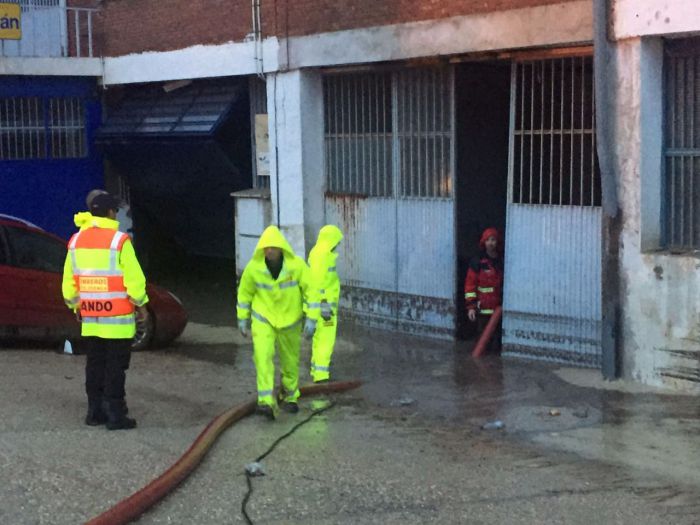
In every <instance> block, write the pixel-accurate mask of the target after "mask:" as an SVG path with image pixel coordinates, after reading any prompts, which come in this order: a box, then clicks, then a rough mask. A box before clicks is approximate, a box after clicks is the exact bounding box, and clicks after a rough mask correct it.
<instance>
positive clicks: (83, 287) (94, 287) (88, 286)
mask: <svg viewBox="0 0 700 525" xmlns="http://www.w3.org/2000/svg"><path fill="white" fill-rule="evenodd" d="M78 287H79V288H80V291H81V292H108V291H109V281H108V280H107V278H106V277H80V278H79V285H78Z"/></svg>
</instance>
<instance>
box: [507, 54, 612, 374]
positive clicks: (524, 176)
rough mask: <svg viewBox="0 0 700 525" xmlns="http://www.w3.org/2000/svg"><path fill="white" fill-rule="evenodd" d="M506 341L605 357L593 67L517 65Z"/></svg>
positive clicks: (595, 359) (573, 358)
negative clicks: (603, 348)
mask: <svg viewBox="0 0 700 525" xmlns="http://www.w3.org/2000/svg"><path fill="white" fill-rule="evenodd" d="M511 82H512V86H511V126H510V128H511V141H510V142H511V146H510V156H509V157H510V159H509V165H510V169H509V188H508V195H509V197H508V211H507V215H508V216H507V227H506V229H507V232H506V261H505V263H506V265H505V295H504V317H503V345H504V351H505V353H506V354H517V355H520V356H527V357H532V358H538V359H546V360H550V361H558V362H565V363H569V364H576V365H581V366H590V367H600V365H601V320H602V310H601V232H602V224H601V221H602V215H601V208H600V201H601V191H600V173H599V169H598V164H597V159H596V152H595V112H594V103H595V101H594V99H593V93H594V90H593V65H592V59H591V58H590V57H574V58H562V59H553V60H542V61H533V62H519V63H516V64H514V65H513V71H512V80H511Z"/></svg>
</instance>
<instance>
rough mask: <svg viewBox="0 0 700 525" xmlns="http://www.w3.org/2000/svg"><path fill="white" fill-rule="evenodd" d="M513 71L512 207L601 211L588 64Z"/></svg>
mask: <svg viewBox="0 0 700 525" xmlns="http://www.w3.org/2000/svg"><path fill="white" fill-rule="evenodd" d="M514 68H515V78H514V84H515V86H514V87H515V100H514V105H515V108H514V109H515V115H514V118H515V122H514V135H513V165H512V166H513V167H512V169H513V176H512V187H511V191H512V202H513V203H516V204H544V205H558V206H600V204H601V188H600V170H599V166H598V160H597V155H596V143H595V141H596V135H595V111H594V107H595V100H594V89H593V61H592V59H591V58H590V57H574V58H562V59H553V60H542V61H534V62H522V63H516V64H515V65H514Z"/></svg>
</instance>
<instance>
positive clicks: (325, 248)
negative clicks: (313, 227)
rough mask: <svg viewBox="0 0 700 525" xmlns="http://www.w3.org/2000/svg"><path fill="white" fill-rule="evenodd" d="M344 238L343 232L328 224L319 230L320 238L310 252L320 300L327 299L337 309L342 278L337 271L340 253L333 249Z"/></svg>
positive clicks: (314, 282)
mask: <svg viewBox="0 0 700 525" xmlns="http://www.w3.org/2000/svg"><path fill="white" fill-rule="evenodd" d="M342 240H343V232H341V231H340V228H338V227H337V226H333V225H330V224H329V225H326V226H324V227H323V228H321V230H320V231H319V232H318V240H317V241H316V246H314V247H313V248H312V250H311V253H309V267H310V268H311V281H312V282H313V285H314V288H315V289H316V290H317V292H318V300H319V301H322V300H324V299H325V300H326V301H328V302H329V303H330V304H331V306H332V307H333V308H334V309H335V308H337V307H338V300H339V299H340V279H339V278H338V272H337V271H336V267H335V264H336V260H337V259H338V253H337V252H335V251H333V248H335V247H336V246H337V245H338V244H339V243H340V241H342Z"/></svg>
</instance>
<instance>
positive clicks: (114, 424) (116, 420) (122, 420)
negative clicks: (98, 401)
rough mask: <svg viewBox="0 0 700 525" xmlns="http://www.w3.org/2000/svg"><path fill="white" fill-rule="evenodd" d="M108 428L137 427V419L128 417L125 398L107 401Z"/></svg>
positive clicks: (123, 428)
mask: <svg viewBox="0 0 700 525" xmlns="http://www.w3.org/2000/svg"><path fill="white" fill-rule="evenodd" d="M106 404H107V430H129V429H132V428H135V427H136V420H135V419H132V418H130V417H126V403H125V402H124V400H123V399H110V400H109V401H107V403H106Z"/></svg>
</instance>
